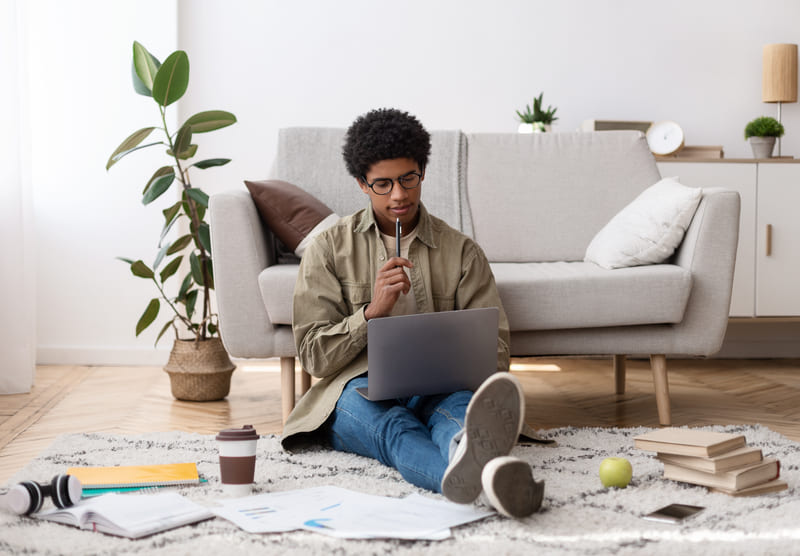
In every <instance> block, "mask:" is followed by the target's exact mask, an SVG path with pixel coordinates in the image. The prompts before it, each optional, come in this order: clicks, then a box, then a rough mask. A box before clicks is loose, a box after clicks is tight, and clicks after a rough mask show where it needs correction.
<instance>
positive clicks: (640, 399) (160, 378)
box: [0, 358, 800, 484]
mask: <svg viewBox="0 0 800 556" xmlns="http://www.w3.org/2000/svg"><path fill="white" fill-rule="evenodd" d="M668 368H669V383H670V394H671V398H672V419H673V424H674V425H676V426H681V425H688V426H698V425H711V424H740V423H749V424H755V423H760V424H763V425H766V426H769V427H770V428H771V429H773V430H775V431H777V432H780V433H781V434H783V435H785V436H787V437H789V438H792V439H793V440H797V441H800V360H796V359H793V360H671V361H668ZM512 371H513V372H514V374H515V375H516V376H518V377H519V378H520V380H521V381H522V384H523V386H524V388H525V394H526V401H527V415H526V420H527V422H528V423H529V424H530V425H531V426H533V427H534V428H536V429H544V428H554V427H562V426H569V425H571V426H602V427H606V426H620V427H625V426H638V425H644V426H658V416H657V413H656V405H655V397H654V394H653V381H652V375H651V373H650V368H649V362H647V361H645V360H629V361H628V373H627V389H626V393H625V394H624V395H620V396H617V395H615V394H614V378H613V370H612V366H611V361H610V359H574V358H570V359H520V358H515V359H513V360H512ZM298 382H299V381H298ZM298 388H299V384H298ZM279 392H280V373H279V363H278V361H277V360H269V361H264V362H259V363H257V364H250V363H245V362H240V364H239V368H238V369H237V370H236V372H234V373H233V379H232V382H231V393H230V395H229V396H228V398H227V399H225V400H223V401H218V402H203V403H192V402H180V401H176V400H175V399H173V398H172V395H171V393H170V388H169V377H168V376H167V374H166V373H164V372H163V371H162V370H161V369H158V368H154V367H69V366H63V367H39V368H38V369H37V373H36V380H35V384H34V388H33V390H32V392H31V393H30V394H19V395H11V396H0V484H4V483H5V482H6V481H7V480H8V479H9V478H10V477H11V476H12V475H13V474H14V473H16V472H17V471H18V470H19V469H21V468H22V467H23V466H24V465H25V464H26V463H27V462H28V461H29V460H30V459H32V458H34V457H36V455H37V454H38V453H39V452H40V451H41V450H42V449H44V448H45V447H47V446H48V445H49V444H50V442H51V441H52V440H53V439H54V438H55V437H56V436H58V435H59V434H64V433H71V432H111V433H141V432H154V431H167V430H181V431H189V432H199V433H204V434H211V433H215V432H217V431H218V430H220V429H222V428H226V427H229V426H241V425H243V424H252V425H254V426H255V427H256V430H258V432H259V433H261V434H267V433H280V430H281V420H280V407H281V404H280V394H279ZM37 479H40V480H44V478H41V477H38V478H37Z"/></svg>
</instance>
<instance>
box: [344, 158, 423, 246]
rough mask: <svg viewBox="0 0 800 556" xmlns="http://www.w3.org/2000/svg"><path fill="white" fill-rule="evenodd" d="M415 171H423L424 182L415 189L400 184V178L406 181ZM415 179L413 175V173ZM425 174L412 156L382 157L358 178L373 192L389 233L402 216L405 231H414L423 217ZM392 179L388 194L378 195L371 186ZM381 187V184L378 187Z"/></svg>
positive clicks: (375, 208) (380, 223)
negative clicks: (420, 208)
mask: <svg viewBox="0 0 800 556" xmlns="http://www.w3.org/2000/svg"><path fill="white" fill-rule="evenodd" d="M411 172H417V173H418V174H422V177H421V178H420V184H419V185H418V186H417V187H415V188H413V189H406V188H405V187H403V186H401V185H400V181H399V180H398V178H404V180H402V181H407V180H409V175H410V173H411ZM410 178H411V180H412V182H413V179H414V178H413V176H410ZM424 178H425V175H424V172H422V171H420V169H419V166H418V165H417V163H416V162H415V161H413V160H412V159H410V158H392V159H389V160H381V161H380V162H376V163H375V164H373V165H372V166H371V167H370V169H369V171H368V172H367V175H366V179H367V181H366V183H365V182H364V180H358V185H359V186H360V187H361V190H362V191H364V193H366V194H367V195H369V198H370V201H371V202H372V212H373V213H375V219H376V220H377V222H378V227H379V228H380V229H381V231H382V232H383V233H385V234H388V235H390V236H393V235H394V231H395V221H396V220H397V219H398V218H399V219H400V224H401V225H402V226H403V234H404V235H405V233H406V232H410V231H411V230H413V229H414V227H415V226H416V225H417V220H418V219H419V200H420V196H421V193H422V183H421V182H422V180H423V179H424ZM381 179H391V180H394V181H393V183H392V189H391V191H390V192H389V193H388V194H386V195H378V194H377V193H375V191H373V189H372V188H370V187H369V186H368V185H367V183H375V181H376V180H381ZM376 188H377V187H376Z"/></svg>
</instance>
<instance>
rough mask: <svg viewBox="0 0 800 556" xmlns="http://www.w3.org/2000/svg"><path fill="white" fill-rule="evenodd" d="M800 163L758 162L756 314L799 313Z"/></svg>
mask: <svg viewBox="0 0 800 556" xmlns="http://www.w3.org/2000/svg"><path fill="white" fill-rule="evenodd" d="M798 211H800V165H797V164H759V165H758V205H757V210H756V214H757V218H756V222H757V227H756V238H757V239H756V286H757V287H756V315H757V316H760V317H786V316H796V315H800V218H798Z"/></svg>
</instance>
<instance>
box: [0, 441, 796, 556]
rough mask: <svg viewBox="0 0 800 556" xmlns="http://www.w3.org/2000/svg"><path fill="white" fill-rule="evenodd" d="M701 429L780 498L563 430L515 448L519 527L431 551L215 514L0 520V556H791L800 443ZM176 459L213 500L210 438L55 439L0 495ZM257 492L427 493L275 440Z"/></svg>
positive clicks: (511, 523)
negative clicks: (529, 504) (690, 475)
mask: <svg viewBox="0 0 800 556" xmlns="http://www.w3.org/2000/svg"><path fill="white" fill-rule="evenodd" d="M709 428H710V429H712V430H718V431H727V432H739V433H744V434H745V436H746V438H747V442H748V444H749V445H752V446H759V447H761V448H762V450H763V452H764V455H765V456H771V457H777V458H778V459H780V461H781V475H782V477H783V478H784V479H785V480H786V481H787V482H788V483H789V490H786V491H783V492H779V493H773V494H768V495H763V496H758V497H751V498H735V497H730V496H727V495H724V494H712V493H709V492H708V491H707V490H706V489H704V488H702V487H695V486H690V485H685V484H680V483H676V482H672V481H668V480H666V479H663V478H662V476H661V475H662V471H663V470H662V466H661V464H660V463H659V462H658V460H656V459H655V458H654V457H653V455H652V453H650V452H643V451H640V450H636V449H635V448H634V447H633V437H634V436H636V435H637V434H641V433H643V432H646V431H647V430H650V429H646V428H630V429H603V428H569V427H568V428H561V429H553V430H547V431H540V433H541V434H542V435H543V436H545V437H548V438H552V439H554V440H556V444H555V445H549V446H545V445H532V446H517V447H516V448H515V449H514V455H517V456H519V457H521V458H523V459H525V460H526V461H528V462H529V463H530V464H531V465H532V467H533V471H534V476H535V477H536V478H537V479H544V480H545V501H544V503H543V505H542V508H541V510H540V511H539V512H538V513H536V514H534V515H532V516H530V517H529V518H527V519H524V520H512V519H506V518H503V517H500V516H494V517H490V518H488V519H485V520H482V521H479V522H476V523H472V524H468V525H464V526H462V527H458V528H456V529H453V534H452V537H451V538H450V539H447V540H443V541H435V542H434V541H416V542H415V541H397V540H369V541H365V540H338V539H334V538H331V537H327V536H323V535H319V534H316V533H312V532H306V531H296V532H291V533H281V534H271V535H254V534H249V533H245V532H244V531H241V530H240V529H238V528H237V527H236V526H235V525H233V524H232V523H230V522H228V521H225V520H223V519H220V518H216V519H213V520H210V521H205V522H202V523H199V524H197V525H194V526H187V527H181V528H178V529H174V530H171V531H166V532H163V533H159V534H157V535H153V536H151V537H148V538H144V539H139V540H128V539H124V538H118V537H112V536H107V535H103V534H100V533H92V532H90V531H81V530H78V529H76V528H73V527H69V526H65V525H59V524H56V523H50V522H45V521H41V520H36V519H30V518H21V517H17V516H14V515H10V514H6V513H0V554H70V555H79V554H169V555H174V554H187V555H188V554H192V555H202V554H237V555H239V554H289V555H295V554H296V555H303V556H306V555H309V554H320V555H323V554H324V555H330V554H347V555H350V554H401V555H411V554H420V553H428V554H458V555H459V556H469V555H476V556H477V555H480V556H483V555H485V554H487V552H491V553H493V554H495V555H501V554H547V555H551V554H553V555H573V554H574V555H577V554H580V555H586V554H589V555H591V554H620V555H627V554H647V555H659V554H663V555H669V556H676V555H678V554H703V556H713V555H726V556H727V555H734V554H747V555H752V554H800V548H798V547H800V544H798V541H800V521H799V520H798V517H797V516H799V515H800V498H798V493H799V491H798V486H800V470H799V469H798V467H799V466H800V444H797V443H795V442H792V441H791V440H789V439H787V438H785V437H783V436H781V435H780V434H778V433H775V432H773V431H770V430H769V429H767V428H765V427H761V426H726V427H709ZM608 456H623V457H626V458H628V459H629V460H630V461H631V463H632V464H633V470H634V477H633V481H632V483H631V485H630V486H629V487H628V488H626V489H605V488H603V486H602V485H601V484H600V481H599V479H598V475H597V471H598V468H599V466H600V462H601V461H602V460H603V458H605V457H608ZM183 461H196V462H197V465H198V469H199V471H200V474H201V475H202V476H204V477H205V478H207V479H208V480H209V482H208V483H207V484H205V485H202V486H193V487H187V488H182V489H180V490H179V492H180V493H181V494H184V495H185V496H187V497H189V498H191V499H193V500H196V501H198V502H199V503H201V504H205V505H213V504H214V500H215V499H218V498H221V496H222V491H221V488H220V485H219V467H218V461H217V451H216V445H215V442H214V437H213V436H211V435H198V434H187V433H178V432H170V433H155V434H144V435H137V436H118V435H108V434H72V435H64V436H60V437H58V438H57V439H56V440H55V441H54V442H53V444H52V445H51V446H50V447H49V448H48V449H47V450H45V451H44V452H43V453H42V454H41V455H40V456H39V457H38V458H37V459H35V460H33V461H32V462H31V463H30V464H28V465H27V466H26V467H25V468H24V469H23V470H22V471H20V472H19V473H18V474H16V475H15V476H14V477H13V478H12V480H11V481H9V483H8V484H7V485H6V487H8V486H10V485H12V484H15V483H17V482H19V481H21V480H25V479H30V480H36V481H39V482H46V481H49V479H50V478H52V476H53V475H55V474H57V473H61V472H64V471H65V470H66V468H67V467H69V466H80V465H136V464H140V465H144V464H153V463H168V462H183ZM256 482H257V485H256V488H255V491H254V492H255V493H263V492H275V491H283V490H290V489H297V488H304V487H312V486H321V485H337V486H341V487H345V488H350V489H353V490H357V491H362V492H367V493H370V494H379V495H386V496H404V495H407V494H410V493H412V492H419V493H421V494H425V495H429V496H433V497H438V496H439V495H436V494H433V493H429V492H427V491H423V490H420V489H417V488H415V487H413V486H411V485H410V484H408V483H406V482H405V481H404V480H403V479H402V478H401V477H400V475H399V474H398V473H397V472H396V471H394V470H393V469H390V468H387V467H384V466H383V465H381V464H379V463H377V462H376V461H373V460H371V459H367V458H362V457H359V456H355V455H350V454H343V453H339V452H334V451H331V450H328V449H322V448H319V449H312V450H309V451H305V452H302V453H297V454H288V453H286V452H284V451H282V450H281V448H280V444H279V442H278V438H277V437H275V436H263V437H261V439H260V441H259V448H258V463H257V469H256ZM3 490H5V489H3ZM673 502H680V503H685V504H693V505H699V506H705V507H706V510H705V511H703V512H701V513H699V514H697V515H695V516H694V517H692V518H690V519H689V520H687V521H685V522H684V523H683V524H682V525H670V524H662V523H655V522H651V521H647V520H644V519H642V517H641V516H642V515H644V514H646V513H648V512H650V511H652V510H655V509H657V508H659V507H661V506H664V505H667V504H670V503H673Z"/></svg>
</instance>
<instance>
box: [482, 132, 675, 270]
mask: <svg viewBox="0 0 800 556" xmlns="http://www.w3.org/2000/svg"><path fill="white" fill-rule="evenodd" d="M467 141H468V147H469V157H468V171H467V191H468V193H469V203H470V209H471V211H472V224H473V229H474V237H475V240H476V241H477V242H478V243H479V244H480V246H481V247H482V248H483V250H484V251H485V253H486V256H487V257H488V258H489V260H490V261H492V262H546V261H582V260H583V256H584V254H585V253H586V246H587V245H589V242H590V241H591V239H592V237H594V235H595V234H596V233H597V231H598V230H599V229H600V228H602V227H603V226H604V225H605V224H606V223H607V222H608V221H609V220H610V219H611V217H612V216H614V215H615V214H616V213H617V212H619V211H620V209H622V207H624V206H625V205H627V204H628V203H630V202H631V201H632V200H633V199H635V198H636V196H637V195H639V193H641V192H642V191H643V190H644V189H646V188H647V187H649V186H650V185H652V184H654V183H656V182H657V181H658V180H660V179H661V175H660V174H659V173H658V168H657V167H656V163H655V159H654V158H653V155H652V153H651V152H650V149H649V147H648V146H647V141H646V140H645V138H644V135H643V134H642V133H641V132H639V131H601V132H593V133H533V134H529V135H525V134H513V133H494V134H492V133H476V134H470V135H468V136H467Z"/></svg>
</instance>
